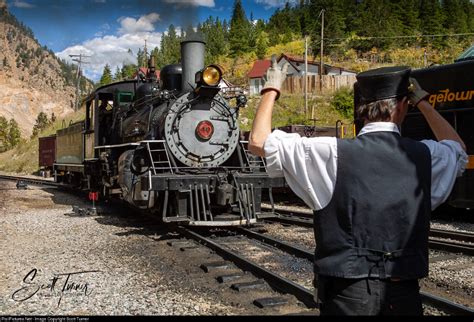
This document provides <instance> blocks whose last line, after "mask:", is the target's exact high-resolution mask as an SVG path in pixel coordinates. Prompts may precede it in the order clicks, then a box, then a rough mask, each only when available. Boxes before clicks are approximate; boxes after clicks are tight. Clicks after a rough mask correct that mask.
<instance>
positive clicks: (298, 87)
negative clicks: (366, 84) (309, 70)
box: [282, 75, 356, 94]
mask: <svg viewBox="0 0 474 322" xmlns="http://www.w3.org/2000/svg"><path fill="white" fill-rule="evenodd" d="M307 78H308V93H313V94H319V93H320V92H321V91H320V76H319V75H308V76H307ZM355 82H356V77H355V75H323V78H322V91H323V92H334V91H335V90H337V89H339V88H341V87H352V86H353V85H354V83H355ZM282 90H283V92H286V93H291V94H303V93H304V77H301V76H290V77H287V78H286V80H285V82H284V83H283V86H282Z"/></svg>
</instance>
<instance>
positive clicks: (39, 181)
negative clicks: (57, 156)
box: [0, 175, 68, 188]
mask: <svg viewBox="0 0 474 322" xmlns="http://www.w3.org/2000/svg"><path fill="white" fill-rule="evenodd" d="M0 180H9V181H17V182H24V183H26V184H31V185H37V186H50V187H64V188H66V187H68V186H67V185H64V184H61V183H57V182H53V181H50V180H46V179H39V178H38V179H36V178H27V177H21V176H10V175H0Z"/></svg>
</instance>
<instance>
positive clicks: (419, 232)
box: [249, 62, 467, 315]
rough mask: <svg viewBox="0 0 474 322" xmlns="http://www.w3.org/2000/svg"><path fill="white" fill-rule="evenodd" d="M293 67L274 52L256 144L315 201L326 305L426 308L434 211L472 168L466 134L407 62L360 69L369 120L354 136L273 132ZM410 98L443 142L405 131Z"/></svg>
mask: <svg viewBox="0 0 474 322" xmlns="http://www.w3.org/2000/svg"><path fill="white" fill-rule="evenodd" d="M286 68H287V67H283V69H279V68H278V66H277V65H276V63H275V62H273V64H272V67H271V68H270V69H269V71H268V72H267V82H266V84H265V86H264V88H263V90H262V92H261V94H262V100H261V102H260V105H259V107H258V110H257V114H256V116H255V120H254V123H253V128H252V132H251V134H250V140H249V148H250V151H251V152H252V153H254V154H256V155H259V156H262V157H265V158H266V159H267V170H268V173H269V175H270V176H272V177H276V176H284V177H285V179H286V180H287V182H288V184H289V186H290V187H291V188H292V190H293V191H294V192H295V193H296V194H297V195H298V196H299V197H300V198H302V199H303V200H304V201H305V202H306V204H307V205H308V206H310V207H311V208H312V209H313V210H314V213H315V216H314V230H315V238H316V245H317V246H316V253H315V262H314V270H315V286H317V288H318V301H319V303H320V311H321V315H334V314H341V315H393V314H396V315H402V314H408V315H421V314H422V313H423V312H422V306H421V298H420V294H419V286H418V279H419V278H422V277H425V276H427V275H428V233H429V218H430V213H431V210H432V209H434V208H436V207H437V206H438V205H439V204H441V203H442V202H444V201H445V200H446V199H447V197H448V196H449V194H450V192H451V189H452V187H453V185H454V182H455V180H456V177H457V176H460V175H461V174H462V173H463V171H464V169H465V166H466V163H467V155H466V153H465V145H464V143H463V141H462V139H461V138H460V137H459V135H458V134H457V133H456V131H455V130H454V129H453V128H452V127H451V125H450V124H449V123H448V122H447V121H446V120H445V119H444V118H443V117H442V116H441V115H440V114H439V113H438V112H437V111H436V110H435V109H434V108H432V107H431V105H430V104H429V103H428V102H427V101H426V100H425V98H426V96H427V95H428V93H427V92H425V91H424V90H423V89H421V88H420V86H419V84H418V83H417V82H416V80H414V79H410V78H409V77H410V72H411V70H410V69H409V68H407V67H388V68H380V69H376V70H371V71H367V72H364V73H360V74H358V75H357V80H358V82H357V84H356V85H357V93H358V94H359V95H360V100H361V104H360V105H359V106H357V107H356V113H357V115H358V117H359V118H362V119H363V120H364V124H365V126H364V127H363V128H362V130H361V131H360V133H359V135H358V136H357V138H356V139H354V140H340V139H336V138H334V137H318V138H302V137H300V136H299V135H298V134H287V133H284V132H282V131H278V130H277V131H274V132H273V133H271V116H272V109H273V105H274V102H275V100H277V99H278V97H279V95H280V88H281V84H282V83H283V81H284V79H285V77H286ZM410 83H411V84H410ZM409 103H410V104H412V105H414V106H417V107H418V109H419V110H420V112H421V113H422V114H423V116H424V117H425V119H426V121H427V122H428V124H429V126H430V127H431V130H432V131H433V133H434V134H435V136H436V138H437V140H438V142H436V141H432V140H424V141H421V142H418V141H415V140H411V139H408V138H403V137H401V136H400V133H399V126H400V125H401V123H402V122H403V120H404V118H405V116H406V113H407V109H408V104H409Z"/></svg>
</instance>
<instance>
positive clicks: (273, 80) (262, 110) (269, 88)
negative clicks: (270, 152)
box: [249, 56, 288, 157]
mask: <svg viewBox="0 0 474 322" xmlns="http://www.w3.org/2000/svg"><path fill="white" fill-rule="evenodd" d="M287 72H288V63H285V65H283V67H282V68H281V69H280V68H279V67H278V65H277V62H276V58H275V56H273V57H272V67H270V68H269V69H268V71H267V75H266V77H267V81H266V82H265V86H264V87H263V89H262V90H261V92H260V94H262V99H261V101H260V104H259V105H258V108H257V113H256V114H255V119H254V121H253V124H252V131H251V132H250V138H249V150H250V152H252V153H253V154H255V155H258V156H260V157H264V156H265V151H264V150H263V146H264V144H265V140H266V139H267V137H268V135H270V133H271V132H272V112H273V105H274V104H275V101H276V100H278V98H279V97H280V88H281V85H282V84H283V82H284V81H285V78H286V74H287Z"/></svg>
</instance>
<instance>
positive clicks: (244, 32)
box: [229, 0, 250, 57]
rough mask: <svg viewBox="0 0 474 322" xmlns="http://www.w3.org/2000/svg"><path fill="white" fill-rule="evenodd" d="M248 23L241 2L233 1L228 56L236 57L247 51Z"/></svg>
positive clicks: (239, 0) (238, 0)
mask: <svg viewBox="0 0 474 322" xmlns="http://www.w3.org/2000/svg"><path fill="white" fill-rule="evenodd" d="M249 36H250V23H249V21H248V20H247V17H246V16H245V11H244V8H243V6H242V1H241V0H235V1H234V9H233V11H232V19H231V20H230V30H229V45H230V54H231V56H233V57H236V56H238V55H240V54H242V53H246V52H248V51H249Z"/></svg>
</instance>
